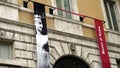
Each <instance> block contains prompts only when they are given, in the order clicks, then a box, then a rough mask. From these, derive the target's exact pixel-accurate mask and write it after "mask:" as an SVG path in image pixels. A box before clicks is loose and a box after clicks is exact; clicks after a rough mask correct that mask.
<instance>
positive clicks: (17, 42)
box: [0, 18, 120, 68]
mask: <svg viewBox="0 0 120 68" xmlns="http://www.w3.org/2000/svg"><path fill="white" fill-rule="evenodd" d="M56 23H57V22H56ZM71 24H72V23H71ZM48 36H49V49H50V62H51V68H52V66H53V65H54V63H55V62H56V60H57V59H59V58H60V57H62V56H65V55H74V56H78V57H79V58H80V59H83V60H84V61H86V62H87V63H88V64H89V66H90V67H91V68H100V66H101V62H100V56H99V49H98V45H97V41H96V40H95V39H92V38H88V37H84V36H82V35H81V34H78V35H77V34H73V33H70V32H63V31H60V30H57V29H56V30H53V29H48ZM0 41H6V42H11V43H12V46H13V58H12V59H10V60H9V59H0V64H2V66H3V67H6V68H8V67H10V66H11V68H19V67H22V68H24V67H26V68H36V63H37V60H36V44H35V32H34V26H33V25H29V24H25V23H22V22H17V21H12V20H8V19H3V18H0ZM107 44H108V49H109V55H110V61H111V66H112V68H117V65H116V59H120V57H119V56H120V45H119V44H115V43H111V42H107ZM0 66H1V65H0ZM2 66H1V67H2Z"/></svg>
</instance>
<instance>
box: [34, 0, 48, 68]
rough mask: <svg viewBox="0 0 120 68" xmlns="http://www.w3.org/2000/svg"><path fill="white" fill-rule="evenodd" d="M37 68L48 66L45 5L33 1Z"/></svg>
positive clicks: (46, 67)
mask: <svg viewBox="0 0 120 68" xmlns="http://www.w3.org/2000/svg"><path fill="white" fill-rule="evenodd" d="M34 21H35V30H36V44H37V68H50V60H49V47H48V35H47V26H46V15H45V5H43V4H40V3H36V2H34Z"/></svg>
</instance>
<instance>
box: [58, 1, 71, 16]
mask: <svg viewBox="0 0 120 68" xmlns="http://www.w3.org/2000/svg"><path fill="white" fill-rule="evenodd" d="M56 4H57V7H58V8H61V9H65V10H67V11H71V9H70V0H56ZM57 11H58V15H59V16H63V17H66V18H72V17H71V14H70V13H68V12H64V11H61V10H57Z"/></svg>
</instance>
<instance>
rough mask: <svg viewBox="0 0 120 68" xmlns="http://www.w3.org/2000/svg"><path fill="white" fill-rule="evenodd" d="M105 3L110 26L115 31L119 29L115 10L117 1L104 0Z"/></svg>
mask: <svg viewBox="0 0 120 68" xmlns="http://www.w3.org/2000/svg"><path fill="white" fill-rule="evenodd" d="M104 4H105V10H106V15H107V20H108V24H109V28H110V29H112V30H115V31H119V28H118V22H117V18H116V10H115V7H116V6H115V4H116V3H115V2H114V1H113V0H104Z"/></svg>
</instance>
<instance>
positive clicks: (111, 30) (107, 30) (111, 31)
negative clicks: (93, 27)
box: [106, 29, 120, 35]
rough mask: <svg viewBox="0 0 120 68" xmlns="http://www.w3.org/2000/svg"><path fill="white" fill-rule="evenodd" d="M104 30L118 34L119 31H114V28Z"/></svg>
mask: <svg viewBox="0 0 120 68" xmlns="http://www.w3.org/2000/svg"><path fill="white" fill-rule="evenodd" d="M106 32H109V33H113V34H117V35H120V31H114V30H110V29H106Z"/></svg>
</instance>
